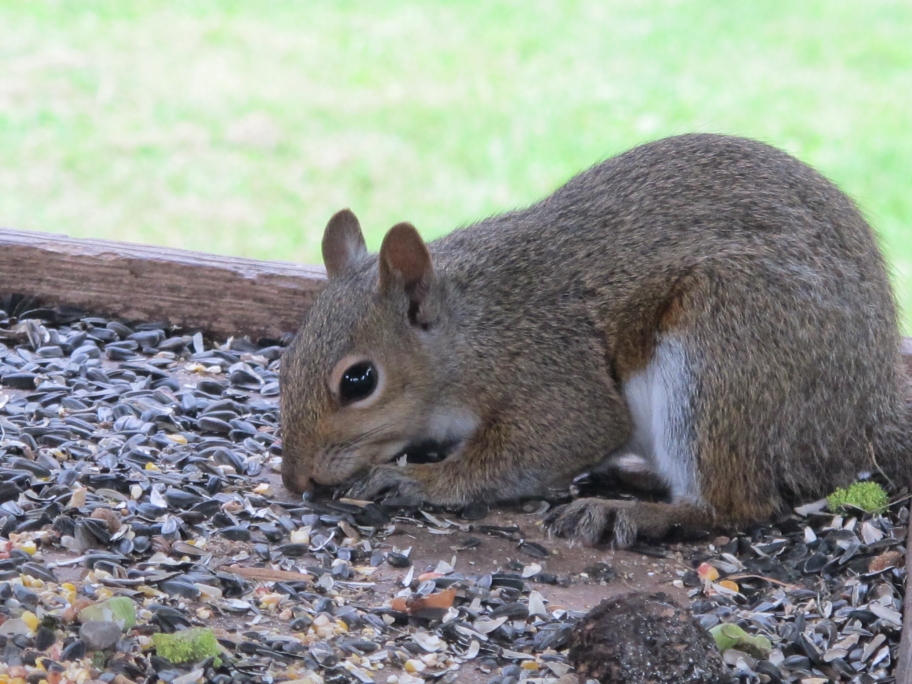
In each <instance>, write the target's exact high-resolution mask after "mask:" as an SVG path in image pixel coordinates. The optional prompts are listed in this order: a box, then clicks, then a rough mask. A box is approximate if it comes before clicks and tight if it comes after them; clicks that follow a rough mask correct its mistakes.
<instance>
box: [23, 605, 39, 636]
mask: <svg viewBox="0 0 912 684" xmlns="http://www.w3.org/2000/svg"><path fill="white" fill-rule="evenodd" d="M19 617H20V618H22V621H23V622H24V623H25V624H26V625H27V626H28V628H29V629H30V630H32V631H33V632H34V631H35V630H36V629H38V616H37V615H35V614H34V613H33V612H32V611H30V610H24V611H22V615H20V616H19Z"/></svg>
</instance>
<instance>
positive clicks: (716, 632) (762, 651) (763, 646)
mask: <svg viewBox="0 0 912 684" xmlns="http://www.w3.org/2000/svg"><path fill="white" fill-rule="evenodd" d="M709 633H710V634H712V636H713V639H715V640H716V647H717V648H718V649H719V651H721V652H723V653H724V652H725V651H727V650H728V649H730V648H737V649H740V650H742V651H745V652H746V653H750V654H751V655H753V656H756V657H757V658H765V657H766V656H768V655H769V652H770V651H771V650H772V648H773V644H772V643H771V642H770V640H769V639H768V638H766V637H765V636H763V635H762V634H756V635H750V634H748V633H747V632H745V631H744V630H743V629H741V628H740V627H739V626H738V625H736V624H734V623H732V622H726V623H723V624H721V625H716V626H715V627H713V628H712V629H710V630H709Z"/></svg>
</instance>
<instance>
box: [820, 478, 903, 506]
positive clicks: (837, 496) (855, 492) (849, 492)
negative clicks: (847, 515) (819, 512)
mask: <svg viewBox="0 0 912 684" xmlns="http://www.w3.org/2000/svg"><path fill="white" fill-rule="evenodd" d="M889 502H890V499H889V497H888V496H887V493H886V492H885V491H884V489H883V487H881V486H880V485H879V484H877V483H876V482H853V483H852V484H851V485H850V486H849V487H848V488H844V487H839V488H838V489H837V490H836V491H835V492H833V493H832V494H830V495H829V496H828V497H827V507H828V508H829V509H830V510H831V511H833V512H834V513H835V512H837V511H842V510H845V508H846V507H847V506H853V507H855V508H860V509H862V510H863V511H867V512H868V513H882V512H883V511H885V510H886V508H887V504H888V503H889Z"/></svg>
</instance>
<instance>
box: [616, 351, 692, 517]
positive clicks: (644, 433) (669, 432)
mask: <svg viewBox="0 0 912 684" xmlns="http://www.w3.org/2000/svg"><path fill="white" fill-rule="evenodd" d="M692 387H693V382H692V379H691V367H690V364H689V363H688V359H687V353H686V352H685V350H684V347H683V346H682V345H681V343H680V342H678V341H677V340H675V339H674V338H670V337H666V338H663V339H662V340H660V341H659V344H657V345H656V348H655V352H654V354H653V357H652V359H651V360H650V361H649V364H648V365H647V366H646V368H644V369H643V370H641V371H639V372H638V373H636V374H635V375H633V376H631V377H630V378H629V379H628V380H627V382H625V383H624V386H623V393H624V398H625V399H626V400H627V406H628V407H629V409H630V416H631V418H632V420H633V434H632V436H631V438H630V442H629V443H628V444H627V446H626V450H627V451H630V452H633V453H635V454H638V455H639V456H642V457H643V458H644V459H646V460H647V461H648V462H649V463H650V464H651V466H652V468H653V469H654V470H655V472H656V473H657V474H658V475H659V477H661V478H662V479H663V480H664V481H665V482H666V483H667V485H668V488H669V491H670V493H671V497H672V500H673V501H676V502H685V501H686V502H691V503H699V502H700V501H701V499H702V497H701V494H700V483H699V480H698V477H697V467H696V466H697V464H696V456H695V454H694V451H693V450H694V445H693V435H692V432H693V423H692V420H691V417H690V415H689V401H688V394H689V392H690V391H691V388H692Z"/></svg>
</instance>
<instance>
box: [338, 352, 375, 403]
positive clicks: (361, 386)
mask: <svg viewBox="0 0 912 684" xmlns="http://www.w3.org/2000/svg"><path fill="white" fill-rule="evenodd" d="M376 388H377V369H376V368H374V364H372V363H371V362H370V361H360V362H358V363H356V364H354V365H353V366H349V367H348V369H347V370H346V371H345V372H344V373H343V374H342V379H341V380H340V381H339V398H340V399H341V400H342V402H343V403H345V404H350V403H352V402H353V401H360V400H361V399H366V398H367V397H369V396H370V395H371V393H372V392H373V391H374V390H375V389H376Z"/></svg>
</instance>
